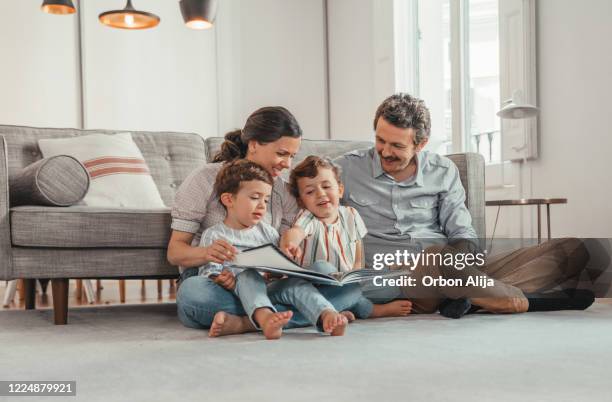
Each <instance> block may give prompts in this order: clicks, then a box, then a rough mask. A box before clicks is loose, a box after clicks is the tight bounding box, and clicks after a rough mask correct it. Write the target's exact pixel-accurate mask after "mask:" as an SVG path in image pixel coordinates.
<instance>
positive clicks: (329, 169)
mask: <svg viewBox="0 0 612 402" xmlns="http://www.w3.org/2000/svg"><path fill="white" fill-rule="evenodd" d="M290 183H291V190H292V191H293V193H294V195H295V196H296V198H298V202H299V204H300V206H301V207H303V208H304V209H303V210H302V211H300V213H299V214H298V216H297V218H296V221H295V223H294V225H293V227H292V228H291V229H290V230H288V231H287V232H286V233H285V234H284V235H283V241H282V244H283V248H284V251H285V252H286V253H287V254H289V255H291V256H292V257H294V258H295V259H296V261H297V262H298V263H299V264H300V265H302V266H311V265H312V264H313V263H315V261H316V262H318V264H317V265H316V266H318V267H319V269H320V267H321V266H327V267H329V266H330V265H331V266H332V269H333V270H334V271H336V272H338V271H350V270H353V269H360V268H363V247H362V241H361V239H362V238H363V237H364V236H365V234H366V233H367V229H366V227H365V225H364V223H363V220H362V219H361V217H360V216H359V213H357V211H356V210H355V209H354V208H351V207H345V206H342V205H340V199H341V198H342V194H343V192H344V187H343V185H342V183H341V182H340V172H339V169H338V167H337V166H335V165H334V164H332V163H331V162H330V161H329V160H325V159H322V158H319V157H318V156H309V157H307V158H306V159H305V160H304V161H302V162H301V163H300V164H299V165H298V166H296V167H295V168H294V169H293V170H292V171H291V177H290ZM300 245H301V246H300ZM321 261H326V262H327V263H329V264H321V263H320V262H321ZM327 269H329V268H327ZM325 273H329V272H325ZM411 308H412V303H411V302H410V301H407V300H396V301H393V302H390V303H387V304H373V303H372V302H371V301H369V300H368V299H367V298H365V297H364V296H363V295H362V296H361V298H360V301H359V303H357V305H356V307H355V308H354V309H352V312H353V313H355V314H356V315H357V317H358V318H374V317H395V316H406V315H408V314H409V313H410V310H411ZM347 318H349V320H352V319H354V316H353V315H352V314H347Z"/></svg>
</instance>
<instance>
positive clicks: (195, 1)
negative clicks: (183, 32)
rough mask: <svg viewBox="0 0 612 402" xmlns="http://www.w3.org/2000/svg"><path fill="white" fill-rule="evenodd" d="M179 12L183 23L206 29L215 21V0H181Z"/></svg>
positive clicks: (193, 27) (190, 26)
mask: <svg viewBox="0 0 612 402" xmlns="http://www.w3.org/2000/svg"><path fill="white" fill-rule="evenodd" d="M180 7H181V14H183V20H184V21H185V25H187V26H188V27H189V28H192V29H208V28H211V27H212V26H213V24H214V22H215V17H216V15H217V0H181V1H180Z"/></svg>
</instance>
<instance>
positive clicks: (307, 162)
mask: <svg viewBox="0 0 612 402" xmlns="http://www.w3.org/2000/svg"><path fill="white" fill-rule="evenodd" d="M319 169H330V170H331V171H332V172H334V177H335V178H336V181H337V182H338V184H342V182H341V181H340V168H339V167H338V165H336V164H334V163H333V162H332V161H331V160H329V159H327V158H320V157H318V156H315V155H310V156H309V157H307V158H306V159H304V160H303V161H302V162H300V163H299V165H297V166H296V167H295V168H293V170H292V171H291V175H290V176H289V184H290V185H291V193H292V194H293V196H294V197H295V198H299V196H300V192H299V191H298V184H297V182H298V179H301V178H303V177H309V178H313V177H317V175H318V174H319Z"/></svg>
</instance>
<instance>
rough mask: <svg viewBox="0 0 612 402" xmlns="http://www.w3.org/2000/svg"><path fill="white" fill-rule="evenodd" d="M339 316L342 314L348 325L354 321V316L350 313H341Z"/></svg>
mask: <svg viewBox="0 0 612 402" xmlns="http://www.w3.org/2000/svg"><path fill="white" fill-rule="evenodd" d="M340 314H342V315H343V316H344V317H345V318H346V320H347V321H348V322H349V323H351V322H353V321H355V314H353V312H352V311H341V312H340Z"/></svg>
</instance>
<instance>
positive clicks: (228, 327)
mask: <svg viewBox="0 0 612 402" xmlns="http://www.w3.org/2000/svg"><path fill="white" fill-rule="evenodd" d="M253 331H256V328H255V327H254V326H253V324H252V323H251V321H250V320H249V319H248V317H244V316H242V317H241V316H237V315H233V314H228V313H226V312H225V311H219V312H218V313H217V314H215V317H214V318H213V322H212V325H211V326H210V330H208V336H210V337H211V338H216V337H218V336H224V335H234V334H243V333H245V332H253Z"/></svg>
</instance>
